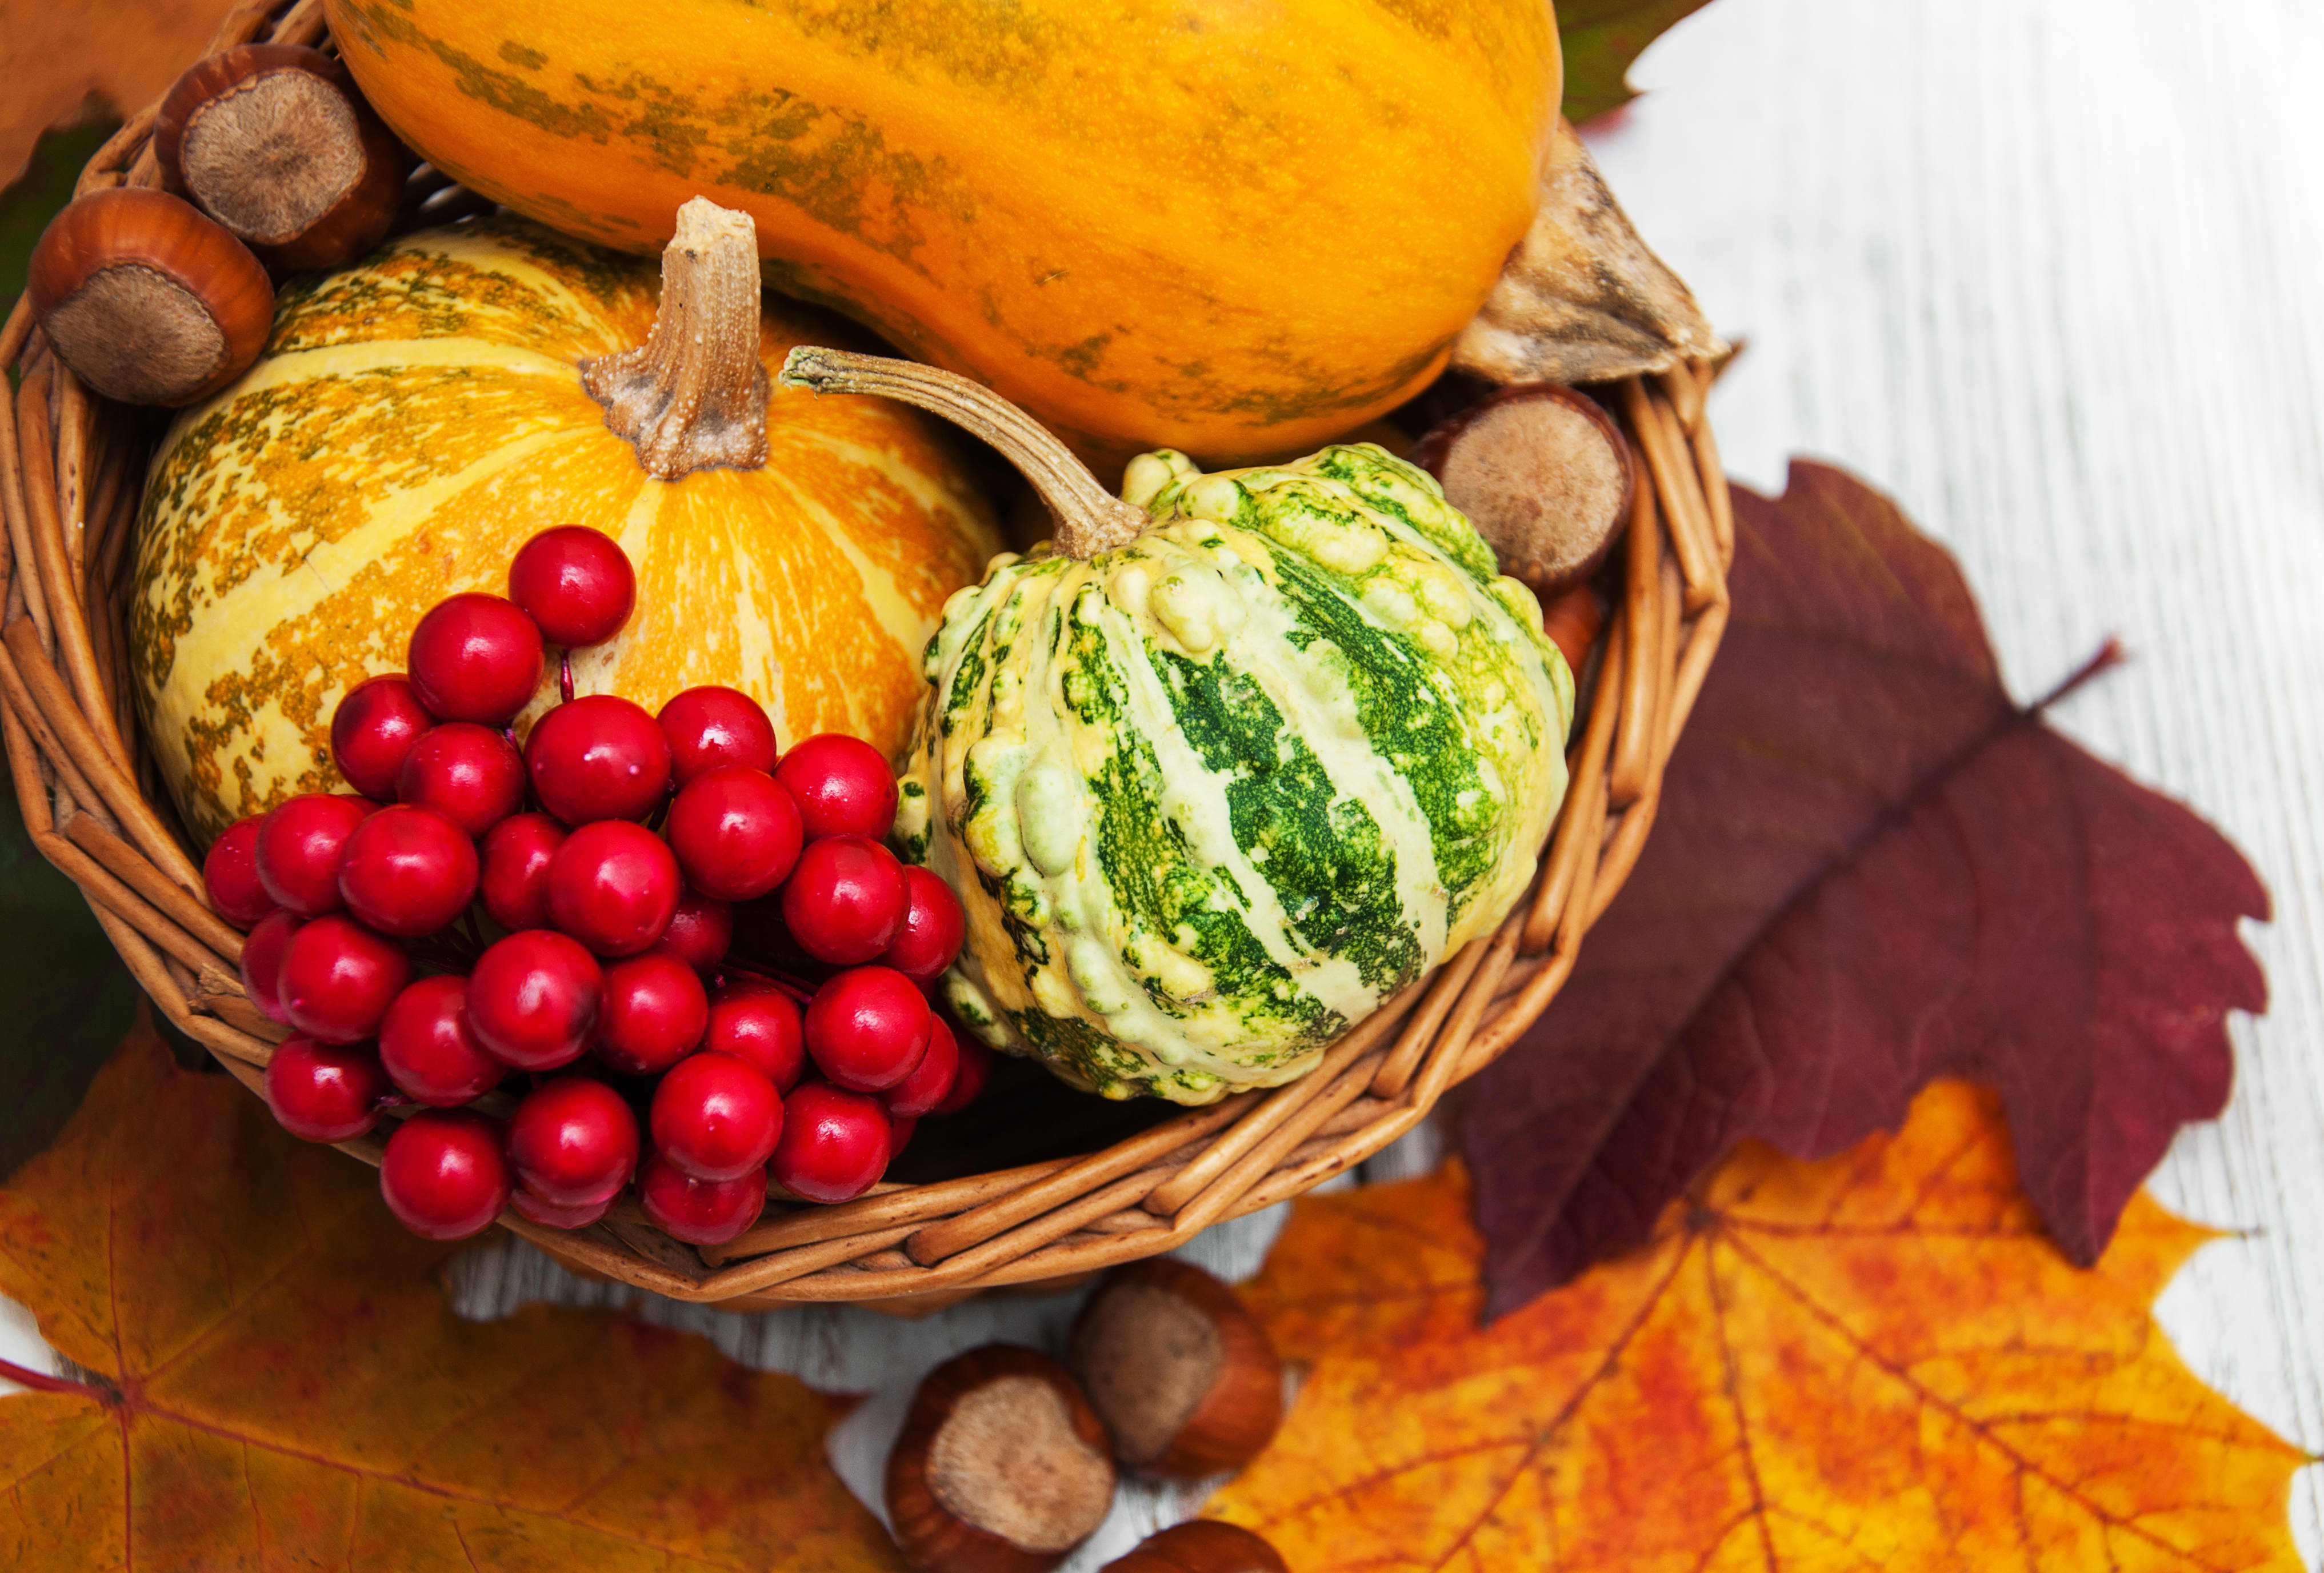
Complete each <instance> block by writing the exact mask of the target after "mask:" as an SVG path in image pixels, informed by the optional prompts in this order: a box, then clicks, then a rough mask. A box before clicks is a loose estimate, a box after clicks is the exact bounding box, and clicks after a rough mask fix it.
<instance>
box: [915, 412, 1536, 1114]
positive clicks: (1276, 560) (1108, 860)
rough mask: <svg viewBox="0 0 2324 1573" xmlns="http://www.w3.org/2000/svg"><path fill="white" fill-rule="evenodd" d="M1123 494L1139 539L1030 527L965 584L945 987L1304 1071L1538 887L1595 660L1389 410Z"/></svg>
mask: <svg viewBox="0 0 2324 1573" xmlns="http://www.w3.org/2000/svg"><path fill="white" fill-rule="evenodd" d="M1124 495H1125V496H1126V497H1127V498H1128V499H1129V501H1132V502H1134V503H1138V504H1139V505H1141V506H1143V507H1145V508H1146V509H1147V510H1148V511H1149V512H1150V513H1151V514H1152V515H1153V518H1154V520H1155V522H1154V525H1153V527H1152V528H1151V529H1149V530H1148V532H1147V533H1145V534H1143V535H1141V536H1140V537H1139V538H1137V539H1136V540H1135V541H1133V542H1131V543H1130V545H1129V546H1127V547H1120V548H1119V549H1117V550H1113V551H1109V552H1104V553H1101V554H1100V555H1098V556H1097V557H1093V558H1092V559H1090V560H1089V561H1087V562H1076V561H1074V560H1072V559H1070V558H1067V557H1058V556H1052V555H1046V548H1042V549H1041V550H1037V551H1036V553H1035V554H1034V555H1032V556H1030V557H1011V556H1003V557H999V558H996V559H995V560H994V563H993V566H992V567H991V570H990V571H989V572H988V573H987V575H986V577H985V581H984V583H983V584H980V585H977V586H975V587H973V588H971V589H966V590H963V591H961V592H960V593H958V594H956V595H954V597H953V598H952V600H951V602H950V603H947V604H946V606H945V618H944V625H943V627H942V628H941V629H939V630H938V631H937V633H936V638H935V639H932V640H931V641H930V643H929V646H928V651H927V663H926V669H927V679H928V683H929V685H930V689H931V692H930V694H929V695H928V696H927V700H926V702H925V703H924V704H923V705H922V708H921V711H920V714H919V719H918V725H917V730H916V733H915V737H914V742H913V750H912V755H911V758H910V760H909V762H908V766H907V768H906V770H905V778H904V784H903V793H904V803H903V811H902V814H901V815H900V817H899V821H898V835H899V841H900V842H901V843H902V846H903V849H904V851H905V855H906V856H907V857H908V858H910V859H912V860H915V861H919V862H924V863H926V864H927V866H928V867H930V868H931V869H935V870H936V872H937V873H939V874H941V875H943V876H944V877H945V878H946V879H947V880H949V881H950V882H951V883H952V885H953V886H954V888H955V889H957V890H958V891H960V893H961V897H962V900H963V902H964V906H966V908H967V912H968V943H967V945H966V948H965V949H964V951H963V952H962V955H961V959H960V961H959V963H958V964H957V965H956V966H955V967H954V970H953V971H952V972H951V973H950V974H949V975H948V976H947V978H946V980H945V992H946V997H947V998H948V999H949V1001H950V1002H951V1004H952V1005H953V1007H954V1009H955V1010H956V1011H958V1012H959V1014H960V1015H961V1016H963V1017H964V1019H965V1020H966V1021H968V1022H969V1024H970V1025H971V1026H973V1028H974V1029H975V1030H977V1031H978V1032H979V1033H980V1035H983V1036H984V1037H985V1038H986V1039H987V1040H988V1041H990V1042H991V1043H992V1044H993V1045H994V1046H995V1047H997V1048H1001V1049H1004V1050H1008V1051H1010V1052H1012V1053H1019V1054H1030V1055H1034V1056H1037V1057H1038V1058H1040V1059H1042V1060H1045V1061H1046V1062H1047V1063H1048V1065H1049V1067H1050V1068H1051V1069H1052V1070H1053V1071H1055V1072H1056V1073H1057V1074H1058V1075H1059V1076H1061V1077H1063V1078H1064V1079H1065V1081H1069V1082H1072V1083H1074V1085H1077V1086H1081V1087H1084V1088H1087V1089H1090V1090H1095V1091H1098V1092H1101V1093H1103V1094H1104V1095H1105V1096H1107V1097H1109V1098H1128V1097H1132V1096H1135V1095H1138V1094H1140V1093H1151V1094H1154V1095H1157V1096H1159V1097H1162V1098H1167V1099H1171V1100H1172V1101H1174V1102H1178V1103H1207V1102H1210V1101H1212V1100H1213V1099H1217V1098H1219V1097H1220V1096H1222V1094H1224V1093H1227V1092H1230V1091H1232V1090H1237V1089H1239V1088H1243V1087H1269V1086H1277V1085H1279V1084H1281V1083H1283V1082H1286V1081H1292V1080H1294V1079H1296V1077H1298V1076H1299V1075H1301V1074H1302V1073H1303V1072H1305V1071H1307V1070H1308V1069H1310V1068H1312V1067H1313V1066H1314V1063H1315V1062H1316V1054H1317V1051H1319V1050H1320V1049H1322V1048H1323V1046H1324V1045H1325V1044H1328V1043H1330V1042H1331V1041H1332V1039H1333V1038H1334V1037H1336V1036H1337V1035H1340V1034H1341V1033H1342V1032H1344V1031H1346V1030H1347V1029H1348V1028H1349V1027H1350V1026H1352V1025H1354V1024H1355V1023H1356V1022H1358V1021H1360V1020H1361V1019H1362V1018H1363V1017H1364V1016H1367V1015H1369V1014H1370V1012H1371V1011H1372V1010H1373V1009H1374V1008H1375V1007H1377V1006H1378V1005H1379V1003H1380V1001H1382V1000H1384V999H1386V998H1388V997H1389V996H1390V995H1392V994H1394V993H1395V992H1396V991H1397V990H1398V989H1401V988H1403V987H1404V986H1405V985H1406V984H1407V983H1409V982H1411V981H1412V980H1414V979H1415V978H1416V977H1418V976H1419V975H1420V974H1421V973H1422V972H1423V971H1425V970H1427V969H1428V968H1429V967H1432V966H1434V964H1435V963H1436V962H1437V961H1440V960H1441V959H1443V957H1444V956H1445V955H1447V954H1449V953H1450V952H1452V951H1453V950H1454V949H1456V948H1458V947H1459V946H1460V945H1462V944H1463V943H1467V941H1468V940H1469V939H1470V938H1471V937H1472V936H1474V935H1475V934H1479V933H1481V932H1484V931H1485V930H1487V929H1488V928H1489V926H1490V925H1492V924H1496V923H1498V922H1499V920H1500V919H1501V918H1502V917H1503V916H1504V915H1506V914H1507V913H1508V910H1509V908H1510V907H1511V906H1513V905H1514V904H1515V902H1516V901H1517V898H1518V897H1520V896H1521V895H1522V894H1523V892H1524V890H1525V888H1526V885H1527V884H1528V883H1529V881H1530V880H1531V878H1532V877H1533V872H1534V868H1535V860H1536V858H1537V856H1538V854H1539V851H1540V847H1541V843H1542V842H1543V839H1544V838H1545V836H1546V834H1547V833H1548V830H1549V826H1550V822H1551V820H1552V819H1553V818H1554V815H1555V814H1556V812H1557V807H1558V805H1559V803H1560V802H1561V801H1562V800H1563V796H1564V793H1565V760H1564V750H1563V745H1564V741H1565V736H1566V731H1567V729H1568V728H1569V726H1570V725H1571V723H1572V715H1573V680H1572V675H1571V674H1570V673H1569V672H1568V671H1567V669H1566V667H1565V662H1564V660H1563V658H1562V657H1560V656H1559V655H1558V653H1557V650H1556V649H1555V647H1554V646H1553V645H1552V644H1551V643H1550V642H1549V641H1548V640H1547V639H1545V638H1544V637H1543V635H1542V632H1541V612H1540V608H1539V606H1538V605H1537V604H1536V603H1535V601H1534V598H1533V594H1532V593H1531V592H1530V591H1528V590H1526V588H1525V586H1524V585H1522V584H1518V583H1517V581H1515V580H1513V579H1507V578H1501V577H1499V576H1497V575H1496V574H1495V572H1494V564H1493V558H1492V555H1491V553H1490V551H1489V549H1488V548H1487V547H1485V545H1484V543H1483V542H1482V541H1481V540H1480V539H1479V538H1478V537H1477V534H1476V532H1475V531H1474V530H1473V529H1471V528H1470V526H1469V523H1468V521H1467V520H1464V519H1463V518H1462V516H1461V515H1460V513H1459V512H1458V511H1455V510H1454V509H1453V508H1452V506H1451V505H1450V504H1448V503H1447V502H1445V501H1444V500H1443V494H1442V493H1441V492H1439V491H1438V489H1437V486H1436V483H1435V482H1434V480H1433V479H1432V478H1431V477H1430V476H1428V475H1427V474H1425V472H1423V471H1421V470H1418V469H1416V468H1415V467H1413V466H1412V465H1406V464H1405V463H1403V462H1401V461H1400V460H1397V459H1395V458H1392V457H1390V456H1389V455H1388V454H1387V453H1385V452H1383V451H1382V450H1380V449H1379V448H1377V447H1374V446H1371V445H1369V444H1363V445H1360V446H1334V447H1329V448H1325V449H1324V450H1323V452H1321V453H1319V454H1316V455H1314V456H1313V457H1311V458H1306V459H1302V460H1300V461H1298V462H1296V464H1291V465H1281V466H1273V467H1267V468H1259V469H1250V470H1238V471H1228V472H1222V473H1219V474H1209V475H1205V474H1202V473H1201V472H1200V471H1198V470H1197V469H1196V468H1195V467H1194V465H1193V463H1192V462H1191V461H1190V460H1188V459H1187V458H1185V455H1180V454H1176V453H1171V452H1167V451H1166V452H1162V453H1157V454H1149V455H1143V456H1141V457H1139V459H1137V460H1135V461H1133V462H1132V463H1131V465H1130V471H1129V474H1128V477H1127V479H1126V481H1125V483H1124Z"/></svg>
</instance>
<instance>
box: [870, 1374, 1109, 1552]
mask: <svg viewBox="0 0 2324 1573" xmlns="http://www.w3.org/2000/svg"><path fill="white" fill-rule="evenodd" d="M1028 1381H1030V1382H1035V1383H1038V1384H1042V1385H1043V1386H1046V1387H1047V1388H1048V1389H1049V1390H1050V1392H1051V1393H1053V1394H1055V1395H1056V1400H1057V1401H1058V1403H1060V1404H1062V1406H1063V1419H1064V1421H1065V1430H1066V1431H1067V1432H1068V1433H1069V1434H1068V1435H1067V1436H1065V1437H1057V1438H1055V1439H1054V1440H1057V1441H1061V1442H1063V1444H1064V1446H1063V1448H1062V1449H1060V1451H1061V1453H1062V1454H1063V1455H1064V1456H1061V1457H1055V1458H1053V1460H1052V1461H1051V1462H1052V1464H1053V1467H1048V1468H1043V1467H1041V1465H1042V1463H1043V1461H1042V1460H1038V1459H1028V1458H1022V1457H1019V1458H1016V1459H1013V1460H1009V1461H1008V1462H1007V1463H1004V1462H1003V1461H1002V1460H1000V1459H995V1460H993V1461H992V1465H991V1471H990V1473H989V1474H987V1475H982V1476H973V1477H964V1476H969V1472H968V1471H967V1470H966V1469H964V1465H966V1464H968V1463H970V1462H972V1461H973V1460H971V1459H970V1458H969V1457H968V1453H967V1449H969V1447H970V1446H972V1445H973V1444H972V1443H971V1442H968V1441H962V1440H960V1439H957V1438H953V1439H948V1438H947V1429H948V1427H950V1426H951V1425H952V1423H953V1422H954V1421H955V1420H956V1419H958V1420H960V1421H963V1422H964V1424H965V1425H967V1426H969V1427H970V1428H972V1429H979V1428H982V1429H985V1430H991V1429H992V1428H993V1427H994V1426H995V1425H996V1422H997V1423H998V1426H999V1429H1000V1430H1001V1431H1002V1432H1005V1434H1006V1435H1008V1436H1009V1437H1010V1438H1011V1439H1012V1440H1018V1441H1020V1442H1021V1441H1022V1440H1026V1439H1028V1437H1029V1436H1030V1435H1031V1434H1032V1433H1033V1432H1035V1431H1037V1430H1039V1429H1040V1427H1041V1425H1042V1423H1045V1421H1046V1420H1047V1418H1051V1417H1055V1416H1056V1410H1055V1409H1050V1410H1049V1411H1048V1414H1047V1417H1044V1416H1042V1415H1041V1414H1040V1413H1039V1412H1038V1410H1035V1411H1034V1412H1031V1414H1030V1415H1029V1416H1028V1412H1027V1410H1026V1408H1025V1406H1024V1403H1023V1400H1024V1395H1025V1393H1026V1388H1025V1384H1026V1383H1027V1382H1028ZM995 1394H1004V1395H1005V1396H1003V1397H1002V1398H1001V1404H1000V1405H997V1406H995V1408H994V1409H992V1410H991V1411H989V1412H985V1413H982V1414H979V1413H977V1412H976V1410H977V1405H978V1404H979V1403H980V1401H981V1399H982V1398H991V1397H992V1396H994V1395H995ZM1028 1418H1029V1419H1030V1420H1031V1421H1033V1422H1034V1423H1031V1424H1028V1423H1026V1422H1027V1421H1028ZM953 1442H957V1443H958V1445H957V1446H953V1445H950V1444H951V1443H953ZM1107 1443H1108V1439H1107V1437H1106V1431H1105V1423H1104V1422H1103V1421H1101V1420H1099V1419H1098V1417H1097V1412H1096V1411H1094V1410H1093V1409H1092V1408H1091V1407H1090V1404H1089V1400H1088V1399H1087V1398H1085V1397H1084V1396H1083V1394H1082V1390H1081V1388H1080V1386H1079V1385H1078V1384H1075V1382H1074V1378H1073V1375H1072V1373H1070V1372H1068V1371H1067V1370H1066V1369H1065V1367H1064V1366H1061V1365H1059V1364H1058V1363H1057V1362H1056V1361H1055V1360H1052V1359H1051V1358H1049V1357H1047V1355H1044V1354H1041V1353H1039V1352H1038V1351H1037V1350H1033V1349H1028V1348H1019V1347H1018V1346H1015V1345H1011V1344H987V1345H985V1346H984V1347H982V1348H975V1349H971V1350H969V1351H967V1352H966V1353H965V1354H961V1355H955V1356H954V1357H952V1358H951V1359H949V1360H947V1361H945V1363H944V1364H943V1365H941V1366H937V1367H936V1369H935V1370H934V1371H931V1372H929V1373H928V1375H927V1378H926V1379H925V1380H923V1381H922V1382H921V1384H920V1385H919V1390H918V1392H916V1393H915V1394H913V1395H912V1407H911V1410H910V1412H908V1414H907V1415H906V1416H905V1419H904V1429H903V1430H902V1431H901V1432H900V1433H899V1435H898V1436H897V1438H896V1446H895V1449H894V1450H893V1451H891V1452H890V1454H889V1455H888V1474H887V1502H888V1522H889V1523H890V1526H891V1527H892V1528H893V1530H894V1532H895V1536H896V1544H897V1546H898V1547H899V1549H900V1550H902V1551H903V1553H904V1558H905V1560H907V1561H908V1562H909V1563H910V1564H911V1565H912V1566H913V1567H914V1568H919V1569H921V1570H922V1573H1047V1569H1049V1568H1055V1567H1056V1566H1057V1565H1058V1564H1059V1563H1061V1562H1063V1561H1064V1560H1065V1558H1066V1557H1067V1556H1068V1555H1069V1554H1071V1552H1072V1550H1073V1548H1074V1545H1077V1544H1079V1543H1080V1542H1081V1541H1083V1540H1085V1539H1087V1538H1088V1537H1089V1535H1090V1534H1091V1533H1092V1532H1094V1531H1095V1530H1096V1529H1097V1527H1098V1525H1099V1524H1100V1523H1101V1522H1103V1521H1104V1518H1105V1514H1106V1511H1107V1510H1108V1508H1110V1507H1111V1503H1112V1499H1113V1486H1114V1476H1113V1462H1112V1457H1111V1452H1110V1451H1109V1449H1108V1445H1107ZM1095 1470H1102V1475H1103V1491H1102V1500H1101V1497H1100V1494H1098V1493H1097V1492H1095V1491H1093V1490H1091V1489H1090V1487H1091V1486H1093V1485H1094V1484H1095V1482H1096V1478H1097V1476H1096V1474H1095ZM1074 1475H1078V1476H1080V1478H1079V1479H1078V1480H1073V1479H1068V1478H1066V1477H1067V1476H1074ZM1044 1476H1045V1477H1046V1478H1047V1480H1049V1481H1053V1482H1054V1481H1063V1482H1064V1485H1063V1486H1062V1488H1061V1490H1059V1491H1056V1492H1052V1493H1051V1494H1050V1499H1049V1501H1048V1503H1047V1504H1022V1503H1021V1498H1020V1503H1019V1505H1020V1506H1029V1508H1030V1509H1031V1511H1032V1513H1035V1514H1036V1515H1040V1514H1044V1513H1045V1514H1046V1517H1047V1522H1048V1527H1049V1530H1050V1532H1049V1533H1048V1534H1047V1535H1046V1536H1045V1537H1044V1536H1032V1535H1028V1536H1027V1537H1025V1538H1027V1539H1043V1538H1046V1539H1047V1540H1048V1541H1052V1542H1054V1541H1057V1540H1060V1539H1065V1541H1066V1543H1064V1544H1054V1543H1052V1544H1047V1545H1041V1544H1033V1545H1026V1544H1019V1542H1018V1541H1015V1540H1011V1539H1010V1538H1009V1537H1008V1536H1006V1535H1004V1534H1002V1533H1000V1532H995V1531H994V1530H992V1529H990V1528H985V1527H982V1526H981V1525H979V1524H977V1523H974V1522H970V1520H969V1518H967V1517H966V1516H964V1513H965V1512H966V1511H969V1510H970V1508H969V1504H967V1503H966V1502H965V1501H964V1496H965V1495H973V1494H974V1493H976V1492H977V1491H978V1490H979V1489H980V1488H981V1487H982V1486H984V1485H985V1484H986V1482H987V1481H988V1480H989V1481H990V1482H991V1483H992V1484H994V1485H997V1486H1005V1485H1007V1484H1009V1483H1012V1482H1023V1481H1028V1480H1035V1479H1036V1478H1037V1477H1044ZM1059 1495H1065V1496H1068V1497H1076V1498H1080V1499H1081V1500H1079V1501H1076V1502H1074V1503H1072V1504H1070V1506H1069V1507H1068V1506H1065V1505H1064V1504H1059V1503H1058V1502H1057V1498H1058V1496H1059ZM948 1498H949V1499H950V1500H949V1501H948V1500H947V1499H948ZM1011 1505H1012V1504H1010V1503H1008V1502H1005V1501H1004V1502H1002V1503H1001V1504H999V1506H1000V1507H1001V1510H1002V1513H1001V1514H1000V1515H996V1516H1002V1515H1005V1514H1006V1513H1007V1512H1008V1510H1009V1509H1010V1507H1011ZM956 1508H958V1509H960V1511H955V1509H956ZM1061 1513H1062V1520H1061V1518H1060V1514H1061ZM1066 1537H1070V1538H1069V1539H1067V1538H1066Z"/></svg>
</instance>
